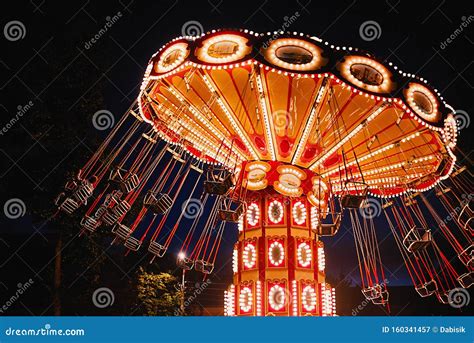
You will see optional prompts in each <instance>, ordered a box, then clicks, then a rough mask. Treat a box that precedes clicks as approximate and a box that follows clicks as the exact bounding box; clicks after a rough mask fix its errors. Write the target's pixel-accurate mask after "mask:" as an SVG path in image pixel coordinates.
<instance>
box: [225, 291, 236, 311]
mask: <svg viewBox="0 0 474 343" xmlns="http://www.w3.org/2000/svg"><path fill="white" fill-rule="evenodd" d="M234 304H235V286H234V285H230V287H229V290H228V291H225V292H224V315H225V316H235V308H234Z"/></svg>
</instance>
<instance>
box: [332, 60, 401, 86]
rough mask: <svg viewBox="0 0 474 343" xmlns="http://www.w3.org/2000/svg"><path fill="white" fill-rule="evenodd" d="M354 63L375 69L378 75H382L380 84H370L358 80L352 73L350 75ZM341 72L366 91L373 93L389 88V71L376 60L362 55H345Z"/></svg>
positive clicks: (390, 83)
mask: <svg viewBox="0 0 474 343" xmlns="http://www.w3.org/2000/svg"><path fill="white" fill-rule="evenodd" d="M354 64H363V65H367V66H369V67H371V68H373V69H374V70H376V71H377V72H378V73H380V75H382V83H381V84H380V85H370V84H367V83H365V82H363V81H360V80H359V79H358V78H356V77H355V76H354V75H352V72H351V67H352V66H353V65H354ZM341 74H342V75H343V76H344V77H345V78H346V79H347V80H349V81H350V82H352V83H353V84H354V85H356V86H358V87H360V88H364V89H367V90H368V91H371V92H374V93H385V92H388V91H389V90H390V88H391V85H392V82H391V81H390V72H389V71H388V69H387V68H385V66H384V65H383V64H381V63H379V62H377V61H374V60H373V59H371V58H368V57H363V56H349V57H345V61H344V63H343V64H342V68H341Z"/></svg>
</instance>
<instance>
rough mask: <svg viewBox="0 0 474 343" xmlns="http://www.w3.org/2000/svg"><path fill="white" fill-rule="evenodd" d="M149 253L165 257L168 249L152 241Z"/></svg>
mask: <svg viewBox="0 0 474 343" xmlns="http://www.w3.org/2000/svg"><path fill="white" fill-rule="evenodd" d="M148 252H150V253H152V254H153V255H155V256H157V257H163V256H164V255H165V253H166V247H164V246H163V245H161V244H160V243H158V242H155V241H151V242H150V245H149V246H148Z"/></svg>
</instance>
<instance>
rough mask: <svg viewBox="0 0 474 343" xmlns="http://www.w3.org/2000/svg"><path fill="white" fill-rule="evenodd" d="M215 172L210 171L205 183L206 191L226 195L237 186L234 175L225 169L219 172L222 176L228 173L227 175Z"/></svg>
mask: <svg viewBox="0 0 474 343" xmlns="http://www.w3.org/2000/svg"><path fill="white" fill-rule="evenodd" d="M215 171H217V170H216V169H215V170H213V171H209V173H208V175H207V180H206V181H204V191H205V192H206V193H209V194H215V195H225V194H227V193H228V192H229V190H230V189H231V188H232V187H233V186H234V185H235V180H234V175H233V174H231V173H228V172H227V171H224V170H223V169H219V171H220V173H221V174H222V173H227V174H226V175H224V176H222V175H218V174H213V172H215Z"/></svg>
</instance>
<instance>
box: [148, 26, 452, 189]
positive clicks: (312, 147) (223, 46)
mask: <svg viewBox="0 0 474 343" xmlns="http://www.w3.org/2000/svg"><path fill="white" fill-rule="evenodd" d="M139 110H140V114H141V116H142V118H143V119H144V120H145V121H146V122H148V123H150V124H151V125H153V127H154V129H155V131H157V133H158V134H159V135H160V136H161V138H163V139H165V140H167V141H168V142H171V143H174V144H177V145H180V146H182V147H184V148H185V149H186V150H187V151H188V152H189V153H190V154H192V155H193V156H194V157H196V158H198V159H200V160H202V161H204V162H207V163H218V164H224V165H225V166H226V167H228V168H229V169H235V168H236V166H237V168H239V167H238V166H240V165H241V163H242V162H246V161H277V162H279V163H281V164H291V165H294V166H296V167H298V168H301V170H303V172H304V171H305V170H306V171H308V173H310V174H311V175H313V174H317V175H320V176H322V177H323V178H325V179H327V180H328V181H329V183H331V184H332V191H333V192H334V193H335V194H338V193H339V192H340V191H341V187H342V186H341V184H342V183H341V182H343V181H344V180H347V179H351V180H352V181H354V180H357V179H361V180H362V181H364V183H365V184H367V185H368V186H369V191H370V192H371V194H373V195H379V196H393V195H398V194H400V193H403V192H405V191H408V190H410V191H420V190H426V189H428V188H430V187H432V186H433V185H434V184H436V183H437V182H439V180H440V179H443V178H445V177H447V176H448V175H449V174H450V172H451V171H452V167H453V165H454V162H455V157H454V154H453V153H452V152H451V150H452V149H453V148H454V146H455V144H456V134H457V128H456V121H455V120H454V117H453V115H452V112H453V110H452V108H451V107H450V106H449V105H447V104H446V103H445V102H444V101H443V98H442V97H441V96H440V94H439V93H438V92H437V91H436V90H435V89H432V88H431V87H430V86H429V85H428V84H427V81H426V80H425V79H423V78H421V77H418V76H416V75H413V74H410V73H405V72H403V71H401V70H399V69H398V68H397V67H396V66H394V65H392V63H388V64H385V63H383V62H381V61H378V60H377V59H376V58H375V57H373V56H372V55H370V54H368V53H366V52H363V51H361V50H359V49H357V48H352V47H341V46H334V45H331V44H330V43H328V42H325V41H322V40H321V39H319V38H317V37H310V36H308V35H303V34H297V33H283V32H274V33H267V34H261V33H255V32H252V31H248V30H235V31H234V30H232V31H231V30H219V31H212V32H209V33H207V34H203V35H202V36H200V37H179V38H176V39H174V40H173V41H171V42H169V43H168V44H166V45H164V46H163V47H162V48H161V49H160V50H159V51H158V52H157V53H156V54H155V55H154V56H153V57H152V59H151V60H150V62H149V65H148V68H147V71H146V75H145V78H144V81H143V84H142V87H141V93H140V96H139Z"/></svg>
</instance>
